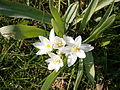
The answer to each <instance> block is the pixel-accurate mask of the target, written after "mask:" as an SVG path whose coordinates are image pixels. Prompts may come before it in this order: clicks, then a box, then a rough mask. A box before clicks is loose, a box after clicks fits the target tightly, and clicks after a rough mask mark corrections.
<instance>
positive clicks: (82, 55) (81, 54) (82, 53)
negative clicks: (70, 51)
mask: <svg viewBox="0 0 120 90" xmlns="http://www.w3.org/2000/svg"><path fill="white" fill-rule="evenodd" d="M76 54H77V56H78V57H79V58H85V57H86V55H85V52H84V51H83V50H80V51H78V52H77V53H76Z"/></svg>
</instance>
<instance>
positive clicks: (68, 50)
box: [60, 46, 72, 54]
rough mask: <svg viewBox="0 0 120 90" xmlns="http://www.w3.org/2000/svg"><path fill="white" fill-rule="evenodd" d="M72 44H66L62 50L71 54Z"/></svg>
mask: <svg viewBox="0 0 120 90" xmlns="http://www.w3.org/2000/svg"><path fill="white" fill-rule="evenodd" d="M71 49H72V47H71V46H66V47H63V48H61V49H60V51H61V52H63V53H65V54H70V53H71Z"/></svg>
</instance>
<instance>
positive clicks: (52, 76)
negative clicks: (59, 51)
mask: <svg viewBox="0 0 120 90" xmlns="http://www.w3.org/2000/svg"><path fill="white" fill-rule="evenodd" d="M62 70H63V68H61V69H60V70H59V71H58V72H56V71H55V70H54V71H53V72H52V73H51V74H50V75H49V76H48V77H47V78H46V80H45V82H44V84H43V86H42V88H41V90H49V89H50V87H51V85H52V83H53V82H54V81H55V79H56V78H57V76H58V75H59V73H60V72H61V71H62Z"/></svg>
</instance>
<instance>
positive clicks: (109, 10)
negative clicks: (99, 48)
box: [91, 2, 114, 33]
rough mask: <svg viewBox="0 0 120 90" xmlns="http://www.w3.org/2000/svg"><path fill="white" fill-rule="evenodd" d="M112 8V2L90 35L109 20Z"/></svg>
mask: <svg viewBox="0 0 120 90" xmlns="http://www.w3.org/2000/svg"><path fill="white" fill-rule="evenodd" d="M113 6H114V2H113V3H112V4H111V5H110V6H109V8H108V9H107V11H106V13H105V15H104V16H103V18H102V19H101V20H100V22H99V24H98V25H97V26H96V27H95V28H94V29H93V31H92V32H91V33H93V32H94V31H95V30H96V29H97V28H99V27H100V26H101V25H102V24H103V22H105V21H106V20H107V19H108V18H109V16H110V14H111V12H112V10H113Z"/></svg>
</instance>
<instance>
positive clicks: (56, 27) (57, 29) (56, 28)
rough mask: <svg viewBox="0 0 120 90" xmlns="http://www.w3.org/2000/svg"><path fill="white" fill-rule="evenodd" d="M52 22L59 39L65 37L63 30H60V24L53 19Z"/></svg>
mask: <svg viewBox="0 0 120 90" xmlns="http://www.w3.org/2000/svg"><path fill="white" fill-rule="evenodd" d="M51 22H52V26H53V28H54V31H55V33H56V34H57V35H58V36H59V37H62V36H63V33H62V28H60V26H59V24H58V23H57V22H56V21H55V20H54V19H52V20H51Z"/></svg>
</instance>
